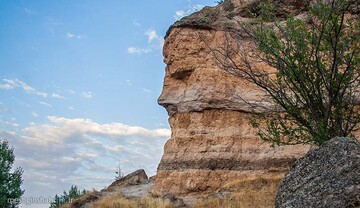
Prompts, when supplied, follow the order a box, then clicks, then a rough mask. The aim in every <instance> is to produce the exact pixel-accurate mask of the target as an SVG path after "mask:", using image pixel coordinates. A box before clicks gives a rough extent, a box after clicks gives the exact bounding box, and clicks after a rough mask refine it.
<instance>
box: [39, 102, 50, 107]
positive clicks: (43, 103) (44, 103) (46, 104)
mask: <svg viewBox="0 0 360 208" xmlns="http://www.w3.org/2000/svg"><path fill="white" fill-rule="evenodd" d="M39 103H40V104H41V105H44V106H47V107H50V108H51V107H52V105H51V104H49V103H46V102H39Z"/></svg>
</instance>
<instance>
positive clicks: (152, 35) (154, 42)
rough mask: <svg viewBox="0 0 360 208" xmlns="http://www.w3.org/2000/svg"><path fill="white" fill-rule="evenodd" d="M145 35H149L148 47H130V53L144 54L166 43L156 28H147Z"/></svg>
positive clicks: (128, 50) (160, 47)
mask: <svg viewBox="0 0 360 208" xmlns="http://www.w3.org/2000/svg"><path fill="white" fill-rule="evenodd" d="M144 35H145V36H146V37H147V42H148V45H147V46H146V47H134V46H132V47H129V48H128V49H127V52H128V53H129V54H136V55H142V54H147V53H150V52H153V51H156V50H159V49H162V47H163V45H164V38H163V37H161V36H159V35H158V34H157V32H156V30H154V29H149V30H147V31H146V32H145V33H144Z"/></svg>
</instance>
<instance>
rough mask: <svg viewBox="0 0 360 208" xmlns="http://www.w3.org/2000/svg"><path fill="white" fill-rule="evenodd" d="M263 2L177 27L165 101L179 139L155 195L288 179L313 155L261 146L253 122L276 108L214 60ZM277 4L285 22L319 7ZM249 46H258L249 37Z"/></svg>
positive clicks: (226, 7)
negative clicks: (279, 176) (276, 176)
mask: <svg viewBox="0 0 360 208" xmlns="http://www.w3.org/2000/svg"><path fill="white" fill-rule="evenodd" d="M258 2H260V1H246V0H244V1H240V0H232V1H230V0H225V1H224V3H222V4H221V5H219V6H217V7H214V8H210V7H206V8H204V9H203V10H202V11H200V12H197V13H195V14H193V15H191V16H189V17H185V18H183V19H182V20H181V21H179V22H176V23H175V24H174V25H172V26H171V27H170V29H169V31H168V33H167V35H166V39H165V44H164V61H165V63H166V70H165V79H164V87H163V91H162V94H161V96H160V97H159V99H158V102H159V104H160V105H162V106H164V107H165V108H166V110H167V111H168V113H169V116H170V117H169V123H170V126H171V130H172V135H171V138H170V139H169V140H168V141H167V143H166V145H165V149H164V155H163V157H162V159H161V162H160V164H159V166H158V174H157V178H156V181H155V185H154V188H153V189H152V192H153V193H155V194H159V195H164V194H166V193H171V194H174V195H176V196H186V195H192V194H199V193H212V192H214V191H216V190H218V189H220V188H221V187H222V186H223V185H224V184H225V183H229V182H231V181H232V180H237V179H238V178H239V177H240V178H241V177H262V176H264V175H267V174H271V173H274V172H276V173H285V172H286V171H287V170H288V169H289V167H290V166H291V164H292V162H293V161H294V160H295V159H296V158H299V157H302V156H303V155H304V154H305V153H306V152H307V151H308V149H309V146H302V145H298V146H287V147H277V148H272V147H270V144H268V143H264V142H263V141H261V140H260V139H259V138H258V136H256V129H254V128H252V127H251V126H250V125H249V122H250V120H251V119H252V116H253V113H254V112H259V111H264V110H266V108H271V103H270V102H269V101H268V98H267V97H265V93H263V92H262V91H261V90H259V88H257V87H256V86H254V85H253V84H251V83H249V82H246V81H244V80H242V79H240V78H239V77H235V76H233V75H230V74H228V73H226V72H225V71H224V70H223V69H221V68H220V67H219V65H218V64H217V61H216V59H214V56H213V53H214V50H216V49H217V48H220V47H223V46H224V44H223V43H225V42H226V41H227V39H226V38H227V37H229V36H227V33H226V32H224V31H225V30H226V29H229V28H230V29H234V26H236V24H238V23H239V22H246V21H248V20H249V18H250V17H251V16H250V15H249V13H248V12H249V11H256V8H257V4H258ZM274 2H275V4H276V10H277V11H276V12H277V14H278V16H279V17H285V16H286V15H288V14H292V15H305V16H306V10H307V8H308V6H309V5H310V4H311V3H312V1H310V0H309V1H308V0H292V1H277V0H274ZM358 8H359V4H356V5H355V6H354V8H353V9H352V11H353V12H354V13H357V14H358V13H359V9H358ZM229 41H230V43H231V41H232V40H231V39H230V40H229ZM241 41H242V42H243V43H244V45H249V44H250V43H249V41H248V40H247V39H246V37H244V39H242V40H241ZM234 47H235V45H234ZM260 67H263V68H264V69H265V70H271V68H269V69H268V68H266V67H268V66H265V65H261V64H260ZM251 104H256V105H257V107H256V108H254V106H253V105H251ZM356 134H357V135H359V134H358V133H356Z"/></svg>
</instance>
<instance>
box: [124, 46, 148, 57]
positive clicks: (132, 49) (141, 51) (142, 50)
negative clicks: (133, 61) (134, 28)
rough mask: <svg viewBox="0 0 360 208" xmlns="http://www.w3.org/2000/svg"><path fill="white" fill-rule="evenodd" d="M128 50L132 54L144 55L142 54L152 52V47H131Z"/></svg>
mask: <svg viewBox="0 0 360 208" xmlns="http://www.w3.org/2000/svg"><path fill="white" fill-rule="evenodd" d="M127 52H128V53H130V54H137V55H142V54H147V53H149V52H151V49H150V48H137V47H130V48H128V49H127Z"/></svg>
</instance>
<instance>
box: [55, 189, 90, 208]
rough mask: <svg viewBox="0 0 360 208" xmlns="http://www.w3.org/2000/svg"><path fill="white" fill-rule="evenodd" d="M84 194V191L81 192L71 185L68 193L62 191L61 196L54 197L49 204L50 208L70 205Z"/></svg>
mask: <svg viewBox="0 0 360 208" xmlns="http://www.w3.org/2000/svg"><path fill="white" fill-rule="evenodd" d="M86 193H87V191H86V190H85V189H83V190H82V191H81V190H80V189H79V188H78V187H77V186H74V185H72V186H71V187H70V190H69V192H66V191H64V192H63V195H61V196H58V195H57V194H56V195H55V197H54V202H52V203H51V205H50V208H57V207H60V206H61V205H63V204H68V203H71V202H72V201H73V200H74V199H77V198H79V197H81V196H82V195H84V194H86Z"/></svg>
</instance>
